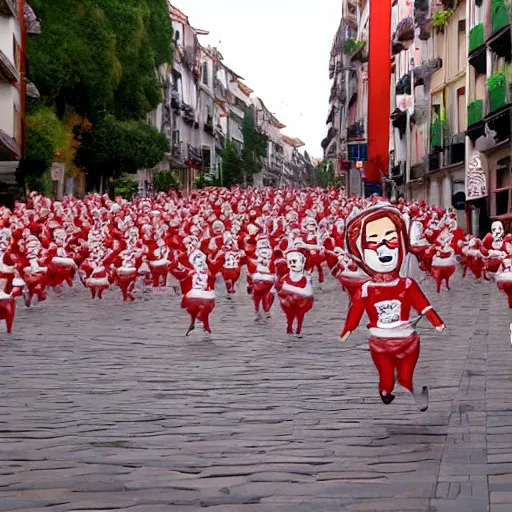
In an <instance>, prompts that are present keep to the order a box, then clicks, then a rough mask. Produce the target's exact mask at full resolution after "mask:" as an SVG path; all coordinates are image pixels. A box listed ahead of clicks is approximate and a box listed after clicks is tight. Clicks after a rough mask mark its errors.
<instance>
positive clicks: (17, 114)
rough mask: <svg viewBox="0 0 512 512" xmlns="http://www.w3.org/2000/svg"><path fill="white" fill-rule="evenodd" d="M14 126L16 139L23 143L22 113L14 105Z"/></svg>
mask: <svg viewBox="0 0 512 512" xmlns="http://www.w3.org/2000/svg"><path fill="white" fill-rule="evenodd" d="M13 110H14V126H13V134H14V137H13V138H14V140H15V141H16V142H17V143H18V144H19V145H21V114H20V112H19V110H18V109H17V108H16V105H15V106H14V109H13Z"/></svg>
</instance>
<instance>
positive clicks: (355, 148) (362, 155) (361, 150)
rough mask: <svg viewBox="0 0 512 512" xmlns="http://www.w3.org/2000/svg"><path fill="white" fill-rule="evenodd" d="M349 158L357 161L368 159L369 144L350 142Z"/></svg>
mask: <svg viewBox="0 0 512 512" xmlns="http://www.w3.org/2000/svg"><path fill="white" fill-rule="evenodd" d="M348 159H349V160H355V161H366V160H368V145H367V144H349V145H348Z"/></svg>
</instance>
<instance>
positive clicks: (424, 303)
mask: <svg viewBox="0 0 512 512" xmlns="http://www.w3.org/2000/svg"><path fill="white" fill-rule="evenodd" d="M407 244H408V241H407V230H406V226H405V222H404V219H403V217H402V215H401V213H400V212H399V211H398V210H397V209H395V208H393V207H391V206H390V205H387V204H384V205H376V206H374V207H371V208H369V209H367V210H366V211H363V212H362V213H360V214H359V215H357V216H356V217H354V218H353V219H352V220H350V221H349V223H348V225H347V234H346V244H345V245H346V249H347V251H348V252H349V254H350V255H351V256H352V258H353V259H354V260H355V262H356V263H357V265H358V266H360V267H361V268H362V269H363V270H364V271H365V272H366V274H368V276H370V280H369V281H367V282H366V283H364V284H363V285H362V286H361V289H360V290H359V291H358V292H357V294H356V295H355V297H354V299H353V301H352V304H351V307H350V310H349V313H348V316H347V319H346V322H345V327H344V329H343V332H342V333H341V338H342V339H343V341H346V339H347V338H348V337H349V336H350V334H351V333H352V332H353V331H355V330H356V329H357V327H358V326H359V323H360V321H361V318H362V316H363V314H364V312H365V311H366V313H367V315H368V318H369V320H370V322H369V324H368V328H369V330H370V340H369V345H370V352H371V355H372V359H373V362H374V363H375V366H376V367H377V370H378V372H379V379H380V382H379V391H380V396H381V399H382V401H383V402H384V403H385V404H390V403H391V402H392V401H393V400H394V398H395V396H394V395H393V389H394V387H395V371H396V372H397V380H398V382H399V384H400V385H401V386H403V387H404V388H405V389H407V390H408V391H410V392H411V393H412V394H413V396H414V398H415V400H416V404H417V406H418V408H419V409H420V410H421V411H426V410H427V409H428V388H427V387H426V386H423V388H421V390H419V391H418V390H417V389H415V387H414V385H413V374H414V368H415V367H416V363H417V361H418V356H419V353H420V337H419V336H418V333H417V332H416V331H415V328H414V327H415V321H412V322H411V320H410V319H409V316H410V313H411V309H415V310H416V311H417V312H418V313H420V315H425V316H426V317H427V319H428V320H429V321H430V323H431V324H432V325H434V326H435V327H436V329H437V330H439V331H442V330H443V329H444V328H445V326H444V323H443V321H442V320H441V319H440V318H439V316H438V315H437V313H436V312H435V311H434V309H433V308H432V306H431V305H430V303H429V301H428V300H427V298H426V297H425V295H423V292H422V291H421V289H420V287H419V286H418V284H417V283H416V281H414V280H413V279H411V278H409V277H400V269H401V266H402V262H403V260H404V257H405V255H406V251H407Z"/></svg>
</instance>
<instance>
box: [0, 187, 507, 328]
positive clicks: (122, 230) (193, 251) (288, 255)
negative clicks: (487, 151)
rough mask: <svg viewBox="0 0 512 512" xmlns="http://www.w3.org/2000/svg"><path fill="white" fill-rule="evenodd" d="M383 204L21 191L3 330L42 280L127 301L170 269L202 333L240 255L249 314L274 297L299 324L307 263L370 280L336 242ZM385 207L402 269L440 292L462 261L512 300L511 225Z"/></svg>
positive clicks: (2, 237)
mask: <svg viewBox="0 0 512 512" xmlns="http://www.w3.org/2000/svg"><path fill="white" fill-rule="evenodd" d="M386 204H387V205H388V206H389V205H390V203H386V202H385V200H383V199H382V198H378V197H373V198H371V199H365V198H362V197H355V196H346V195H345V194H344V193H343V192H342V191H340V190H339V189H309V190H280V189H270V188H269V189H263V190H252V189H248V190H242V189H238V188H235V189H232V190H227V189H222V188H210V189H204V190H200V191H196V192H194V193H193V194H192V195H191V196H190V197H189V198H186V199H185V198H181V197H179V196H178V195H177V194H175V193H170V194H163V193H161V194H158V195H157V196H156V198H154V199H153V200H150V199H134V200H133V201H127V200H124V199H121V198H117V199H116V200H115V201H112V200H111V199H109V197H108V196H106V195H104V196H100V195H89V196H87V197H85V198H84V199H77V198H74V197H65V198H63V199H62V200H60V201H56V200H52V199H50V198H47V197H44V196H41V195H38V194H36V193H32V194H31V195H30V197H29V198H28V200H27V202H26V203H17V204H16V206H15V208H14V211H10V210H9V209H7V208H5V207H1V208H0V254H1V258H0V264H1V267H0V286H1V289H0V319H3V320H5V321H6V324H7V331H8V332H11V328H12V324H13V319H14V315H15V308H16V299H17V298H18V297H19V298H20V300H22V301H23V303H24V304H25V306H26V307H31V306H32V305H34V304H35V303H37V302H40V301H44V300H46V297H47V290H48V288H51V289H55V288H58V287H60V286H62V285H64V284H67V285H69V286H72V285H73V283H74V282H78V280H79V281H80V282H81V283H82V285H83V286H85V287H87V288H88V289H89V290H90V293H91V296H92V298H95V297H97V298H99V299H101V298H102V297H103V294H104V292H105V291H106V290H111V289H118V290H119V291H120V293H121V294H122V297H123V299H124V300H125V301H133V300H135V296H134V294H133V292H134V290H135V287H136V284H137V283H140V285H141V286H152V287H161V286H165V284H166V281H167V278H168V276H173V277H174V278H175V280H177V281H178V282H179V287H180V288H181V290H180V291H181V295H182V302H181V307H182V308H184V309H186V310H187V312H188V313H189V315H190V317H191V324H190V328H189V331H190V330H193V329H194V327H195V323H196V321H199V322H201V323H202V324H203V327H204V329H205V330H206V331H208V332H211V330H210V323H209V317H210V314H211V312H212V310H213V309H214V306H215V285H216V282H217V277H218V276H221V277H222V279H223V281H224V283H225V287H226V292H227V294H228V295H230V294H233V293H234V292H235V285H236V284H237V283H238V282H239V280H240V278H241V271H242V267H243V266H246V268H247V272H246V274H247V277H246V279H247V292H248V293H249V295H251V297H252V300H253V301H254V307H255V310H256V313H257V314H258V315H261V314H265V313H267V314H268V313H269V311H270V309H271V307H272V305H273V303H274V300H275V298H276V297H277V298H278V300H279V303H280V306H281V308H282V310H283V312H284V313H285V315H286V318H287V332H288V333H290V334H291V333H295V334H300V333H301V329H302V323H303V320H304V317H305V315H306V314H307V312H308V311H310V310H311V308H312V307H313V301H314V298H313V287H312V275H313V273H317V275H318V281H319V282H320V283H322V282H323V280H324V268H325V267H326V268H328V269H329V271H330V272H331V274H332V275H333V276H334V277H335V278H336V279H337V280H339V282H340V285H341V287H342V288H343V290H344V291H346V292H347V293H348V294H349V296H350V297H351V298H352V299H353V298H354V296H355V294H356V293H357V291H358V290H359V289H360V288H361V285H362V284H363V283H365V281H368V280H369V279H370V277H371V276H369V275H368V272H365V271H364V269H363V268H362V267H361V265H360V264H358V262H357V257H354V256H355V255H354V252H353V251H350V250H349V247H347V239H346V238H347V235H348V233H347V223H348V222H349V221H350V220H351V219H352V218H354V217H356V216H357V215H358V214H360V213H361V212H364V211H365V210H367V209H375V208H376V207H379V208H380V207H383V205H386ZM392 206H393V207H394V209H396V210H397V211H398V212H399V213H400V215H401V218H402V219H403V220H404V222H405V226H406V231H407V235H408V241H407V247H406V250H407V252H408V255H407V258H404V261H403V264H402V268H401V273H402V275H405V274H409V273H410V272H412V273H414V271H415V269H416V268H417V267H419V269H420V270H421V271H423V272H425V273H426V274H427V275H429V276H431V277H432V278H433V279H434V280H435V281H436V283H437V291H438V292H439V291H441V289H442V286H443V285H445V286H446V288H448V289H449V288H450V278H451V276H452V275H453V274H454V273H455V271H456V269H457V266H458V265H462V268H463V276H466V275H467V274H468V273H471V274H472V275H473V276H474V277H475V278H476V279H477V280H480V279H485V280H489V281H494V282H496V283H497V285H498V287H499V288H500V290H502V291H504V292H505V293H506V294H507V295H508V303H509V306H510V307H511V308H512V266H511V264H512V235H510V234H508V235H505V233H504V230H503V226H502V224H501V223H500V222H495V223H493V225H492V233H489V234H487V235H486V236H485V237H484V238H483V240H480V239H478V238H477V237H475V236H472V235H470V234H464V233H463V231H462V230H461V229H460V228H458V226H457V222H456V215H455V213H454V212H451V211H444V210H442V209H439V208H436V207H429V206H428V205H427V204H426V203H424V202H409V203H407V202H404V201H402V200H401V201H399V202H398V203H396V204H394V205H392ZM411 255H413V256H411ZM175 282H176V281H175ZM294 322H296V324H294Z"/></svg>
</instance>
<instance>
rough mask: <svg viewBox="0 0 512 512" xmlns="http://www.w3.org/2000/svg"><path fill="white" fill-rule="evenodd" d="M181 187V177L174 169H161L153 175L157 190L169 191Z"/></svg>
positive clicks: (154, 187)
mask: <svg viewBox="0 0 512 512" xmlns="http://www.w3.org/2000/svg"><path fill="white" fill-rule="evenodd" d="M179 188H180V183H179V179H178V177H177V176H176V173H175V172H174V171H159V172H157V173H155V175H154V176H153V190H154V191H155V192H165V193H167V192H169V191H170V190H178V189H179Z"/></svg>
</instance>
